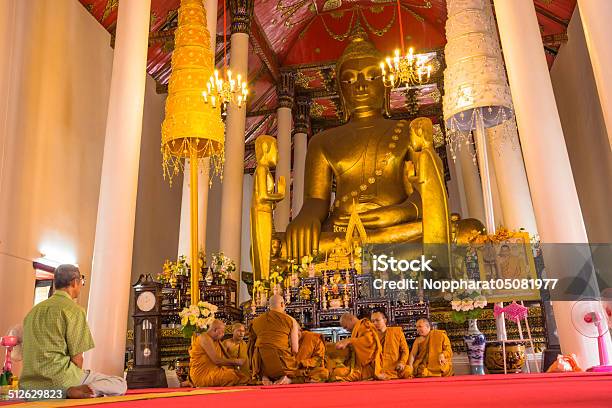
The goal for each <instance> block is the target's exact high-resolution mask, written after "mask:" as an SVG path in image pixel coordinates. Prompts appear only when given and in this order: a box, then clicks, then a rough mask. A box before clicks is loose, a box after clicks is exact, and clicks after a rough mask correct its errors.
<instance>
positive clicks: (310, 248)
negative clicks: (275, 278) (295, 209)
mask: <svg viewBox="0 0 612 408" xmlns="http://www.w3.org/2000/svg"><path fill="white" fill-rule="evenodd" d="M320 235H321V221H319V219H318V218H316V217H314V216H311V215H310V214H308V213H305V212H303V211H302V212H300V214H299V215H298V216H297V217H295V218H294V219H293V220H292V221H291V223H290V224H289V225H288V226H287V232H286V233H285V245H286V248H287V251H286V253H287V259H295V260H298V261H300V260H301V259H302V257H303V256H306V255H308V256H311V255H313V253H314V252H315V251H316V250H318V249H319V236H320Z"/></svg>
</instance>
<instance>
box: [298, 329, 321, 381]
mask: <svg viewBox="0 0 612 408" xmlns="http://www.w3.org/2000/svg"><path fill="white" fill-rule="evenodd" d="M295 359H296V361H297V366H298V369H297V371H296V377H298V378H299V381H303V382H307V383H311V382H325V381H327V379H328V378H329V371H328V370H327V368H325V342H324V341H323V338H322V336H321V335H320V334H318V333H313V332H309V331H302V330H300V343H299V349H298V353H297V355H296V356H295Z"/></svg>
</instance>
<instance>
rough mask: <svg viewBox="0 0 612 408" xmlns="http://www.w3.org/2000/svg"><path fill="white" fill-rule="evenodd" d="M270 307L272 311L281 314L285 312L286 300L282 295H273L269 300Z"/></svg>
mask: <svg viewBox="0 0 612 408" xmlns="http://www.w3.org/2000/svg"><path fill="white" fill-rule="evenodd" d="M268 306H270V309H272V310H276V311H279V312H284V311H285V299H283V297H282V296H281V295H272V296H271V297H270V299H269V300H268Z"/></svg>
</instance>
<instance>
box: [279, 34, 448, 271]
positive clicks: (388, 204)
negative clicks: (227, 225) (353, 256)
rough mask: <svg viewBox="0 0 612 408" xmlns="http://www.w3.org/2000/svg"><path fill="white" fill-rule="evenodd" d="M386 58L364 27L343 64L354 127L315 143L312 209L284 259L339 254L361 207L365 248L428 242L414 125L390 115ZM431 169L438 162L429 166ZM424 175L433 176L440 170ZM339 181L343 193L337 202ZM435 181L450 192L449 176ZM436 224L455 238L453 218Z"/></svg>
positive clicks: (290, 235) (308, 197)
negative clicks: (337, 246) (338, 242)
mask: <svg viewBox="0 0 612 408" xmlns="http://www.w3.org/2000/svg"><path fill="white" fill-rule="evenodd" d="M380 60H381V57H380V55H379V53H378V51H377V50H376V48H375V47H374V45H373V44H372V43H371V42H369V40H368V38H367V34H366V33H365V31H364V30H363V29H362V28H361V27H360V26H359V25H357V26H356V29H355V31H354V32H353V33H352V34H351V37H350V40H349V44H348V46H347V47H346V49H345V50H344V53H343V54H342V56H341V57H340V59H339V60H338V62H337V64H336V72H337V80H338V81H339V87H340V95H341V98H342V100H343V105H344V107H345V116H346V119H347V123H346V124H345V125H342V126H338V127H335V128H332V129H328V130H326V131H324V132H321V133H319V134H317V135H315V136H314V137H313V138H312V140H311V142H310V143H309V145H308V151H307V155H306V172H305V174H306V176H305V180H304V204H303V206H302V209H301V211H300V213H299V214H298V215H297V216H296V217H295V218H294V219H293V220H292V221H291V223H290V224H289V226H288V227H287V232H286V235H285V248H283V255H285V256H286V257H288V258H289V259H295V258H297V259H300V258H301V256H303V255H310V254H313V253H316V252H317V251H319V252H327V251H329V250H332V249H333V247H334V239H335V238H336V237H339V236H340V237H341V236H342V234H343V232H344V231H345V230H346V227H347V225H348V221H349V219H350V216H351V213H352V212H353V210H356V212H357V213H358V214H359V218H360V220H361V222H362V224H363V226H364V227H365V229H366V232H367V240H366V242H364V244H378V243H385V244H386V243H399V242H422V241H423V222H422V219H423V209H422V199H421V194H423V193H422V192H420V191H418V189H415V188H414V187H413V185H412V181H411V180H412V179H413V178H414V177H417V178H418V177H419V174H415V173H414V171H413V169H415V166H414V165H412V164H410V163H409V161H410V160H411V157H410V154H411V151H412V150H414V149H412V150H411V140H410V136H409V135H410V126H408V125H409V124H408V122H407V121H405V120H401V121H396V120H390V119H387V118H385V114H386V113H388V108H389V90H388V88H385V86H384V85H383V82H382V76H381V69H380V66H379V61H380ZM423 131H425V132H428V131H429V132H431V129H423ZM432 154H434V155H435V152H433V153H432ZM436 157H437V156H436ZM438 160H439V158H438ZM434 164H435V165H438V164H437V163H434ZM431 165H433V164H432V163H431V161H428V162H427V164H426V166H431ZM434 170H435V169H434ZM416 171H418V172H423V173H427V174H429V173H431V171H432V170H431V169H430V168H429V167H427V168H416ZM333 179H335V181H336V196H335V199H334V202H333V203H330V200H331V190H332V180H333ZM409 179H410V180H409ZM434 182H437V183H441V184H440V186H438V187H437V188H436V190H438V191H444V184H443V182H444V180H443V179H442V180H437V181H432V183H434ZM444 194H445V192H444ZM428 205H430V206H439V207H440V210H433V209H431V210H430V211H433V212H436V213H438V214H441V213H442V212H444V211H446V213H448V211H447V209H446V202H445V201H443V200H441V201H440V202H438V203H436V202H429V201H428ZM330 207H331V211H330ZM431 224H432V225H431V228H433V230H431V229H430V231H431V234H433V235H434V236H447V235H448V233H447V231H448V219H447V218H445V219H440V218H439V217H435V219H432V223H431ZM436 229H439V230H443V231H437V230H436ZM446 242H448V240H447V241H446Z"/></svg>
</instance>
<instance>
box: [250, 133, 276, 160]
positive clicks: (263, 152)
mask: <svg viewBox="0 0 612 408" xmlns="http://www.w3.org/2000/svg"><path fill="white" fill-rule="evenodd" d="M255 157H256V158H257V164H258V165H262V166H268V167H276V163H278V147H277V145H276V138H274V137H273V136H270V135H261V136H259V137H257V139H255Z"/></svg>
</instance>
